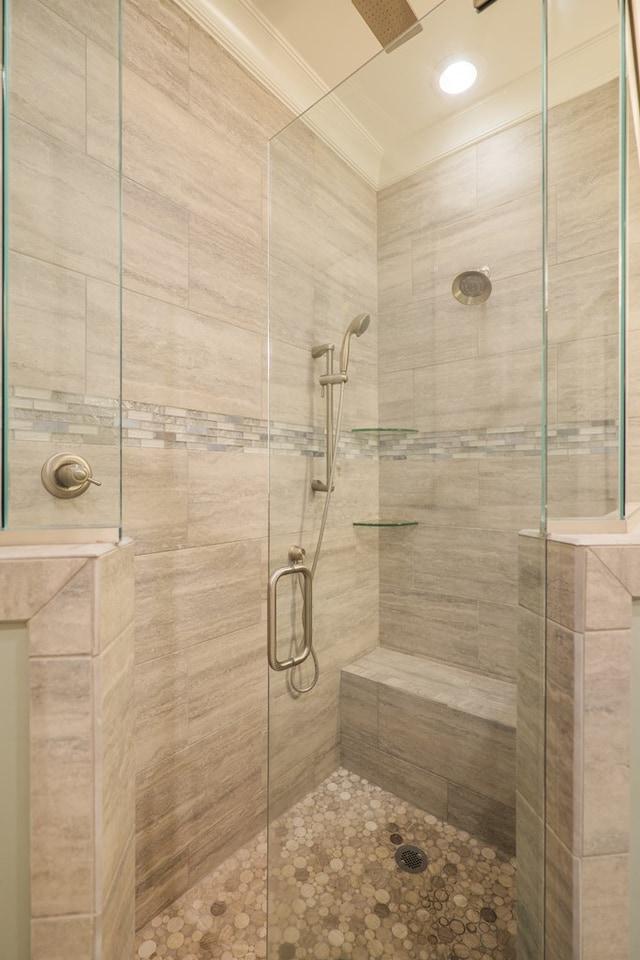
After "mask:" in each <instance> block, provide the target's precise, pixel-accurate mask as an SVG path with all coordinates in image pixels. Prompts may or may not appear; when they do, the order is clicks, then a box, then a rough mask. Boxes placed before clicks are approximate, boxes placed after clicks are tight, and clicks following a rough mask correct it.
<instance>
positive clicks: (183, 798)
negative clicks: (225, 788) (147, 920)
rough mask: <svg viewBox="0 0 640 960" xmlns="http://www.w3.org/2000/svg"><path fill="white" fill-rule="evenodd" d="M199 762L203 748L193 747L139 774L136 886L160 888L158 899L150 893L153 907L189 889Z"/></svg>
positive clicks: (198, 783)
mask: <svg viewBox="0 0 640 960" xmlns="http://www.w3.org/2000/svg"><path fill="white" fill-rule="evenodd" d="M198 759H199V748H198V747H197V746H196V747H190V748H187V749H186V750H182V751H180V752H178V753H175V754H173V755H172V756H170V757H169V758H168V759H166V760H163V761H162V762H161V763H158V764H156V765H155V766H153V767H149V768H148V769H147V770H142V771H140V772H139V773H138V774H137V775H136V882H137V884H138V885H139V886H141V887H142V889H143V890H144V889H146V881H147V880H148V881H149V882H153V883H154V884H157V885H158V887H159V889H158V891H157V896H155V897H154V894H153V892H152V891H149V894H148V899H149V900H150V901H151V902H152V903H153V904H154V905H153V906H152V908H151V909H156V904H158V902H159V901H161V902H168V901H166V900H164V897H165V896H167V895H168V894H167V890H168V891H169V892H172V893H173V894H174V896H173V897H172V899H175V896H176V891H180V892H182V890H184V889H186V876H185V878H184V880H182V879H181V877H180V874H181V871H182V868H183V856H184V857H185V859H186V850H187V845H188V844H189V843H190V842H191V840H192V838H193V836H194V824H195V815H196V798H197V796H198V793H199V790H200V782H199V781H200V771H199V770H198ZM176 861H177V862H176ZM184 868H185V869H186V864H184ZM165 871H166V872H167V874H169V875H168V876H166V878H164V874H165ZM170 873H173V876H171V875H170ZM177 895H178V896H179V892H178V894H177ZM157 909H160V907H159V906H158V907H157ZM147 916H149V914H147ZM136 922H138V921H136Z"/></svg>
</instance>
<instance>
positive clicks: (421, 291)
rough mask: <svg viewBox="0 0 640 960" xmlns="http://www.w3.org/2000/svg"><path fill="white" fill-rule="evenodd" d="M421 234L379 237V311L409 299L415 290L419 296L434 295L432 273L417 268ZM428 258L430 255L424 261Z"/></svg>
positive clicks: (389, 309) (418, 265)
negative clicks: (416, 235) (413, 236)
mask: <svg viewBox="0 0 640 960" xmlns="http://www.w3.org/2000/svg"><path fill="white" fill-rule="evenodd" d="M420 242H421V241H420V238H417V239H415V240H413V242H412V238H411V236H406V237H404V236H399V237H398V239H397V240H394V241H388V240H387V238H386V237H384V236H383V235H379V237H378V298H379V299H378V305H379V308H380V312H381V314H382V315H385V314H386V313H388V312H390V311H392V310H393V308H395V307H396V306H398V305H400V304H406V303H410V302H411V300H412V299H413V297H414V293H415V294H418V295H419V296H420V298H421V299H424V298H426V297H431V296H433V274H432V272H431V271H430V270H429V268H428V266H427V268H426V269H425V270H424V272H423V271H422V270H421V269H420V264H421V259H420V255H419V254H420V252H421V250H420V248H419V247H417V246H416V245H417V244H419V243H420ZM430 262H431V257H430V256H429V259H428V261H427V263H430Z"/></svg>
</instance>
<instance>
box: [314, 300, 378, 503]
mask: <svg viewBox="0 0 640 960" xmlns="http://www.w3.org/2000/svg"><path fill="white" fill-rule="evenodd" d="M370 321H371V317H370V316H369V314H368V313H359V314H358V315H357V317H354V318H353V320H352V321H351V323H350V324H349V326H348V327H347V330H346V332H345V335H344V337H343V338H342V346H341V347H340V372H339V373H335V372H334V369H333V355H334V351H335V349H336V346H335V343H320V344H317V345H316V346H315V347H312V348H311V356H312V357H313V359H314V360H318V359H319V358H320V357H325V358H326V369H325V372H324V373H323V374H322V376H321V377H320V378H319V381H320V386H321V388H322V395H323V396H324V397H325V398H326V421H327V429H326V438H327V439H326V449H327V453H326V463H325V474H326V479H325V480H312V481H311V489H312V490H314V491H317V492H321V493H327V491H328V490H329V486H330V484H331V489H333V485H332V481H331V479H330V478H331V476H332V474H333V458H334V451H335V448H336V446H337V439H338V438H337V436H335V435H334V429H333V387H334V386H335V384H344V383H346V382H347V380H348V379H349V377H348V374H347V370H348V368H349V347H350V345H351V337H353V336H356V337H361V336H362V334H363V333H364V332H365V330H366V329H367V327H368V326H369V323H370ZM336 434H337V431H336Z"/></svg>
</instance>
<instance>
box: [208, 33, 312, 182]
mask: <svg viewBox="0 0 640 960" xmlns="http://www.w3.org/2000/svg"><path fill="white" fill-rule="evenodd" d="M189 41H190V44H189V68H190V74H189V94H190V109H191V112H192V113H193V115H194V116H195V117H197V118H198V119H199V120H201V121H203V122H204V123H206V124H207V125H208V126H210V127H211V128H212V129H213V130H214V131H215V133H216V134H218V135H222V136H224V137H225V138H228V139H231V140H232V141H233V142H234V143H235V144H236V145H237V146H238V147H240V148H241V149H243V150H244V151H245V152H247V153H248V154H249V156H251V157H252V158H253V159H255V160H256V162H258V163H266V159H267V140H268V139H269V137H272V136H274V135H275V134H276V133H278V131H279V130H281V129H282V128H283V127H284V126H285V124H287V123H289V121H290V120H291V119H293V118H292V116H291V113H290V111H289V110H288V108H287V107H285V105H284V104H283V103H281V102H280V101H279V100H278V99H277V98H276V97H274V96H273V94H271V93H269V92H268V91H267V90H266V89H265V88H264V87H263V86H262V85H261V84H260V83H258V82H257V81H256V80H255V79H254V78H253V77H252V76H250V74H249V73H248V72H247V71H246V70H245V69H244V68H243V67H242V66H241V65H240V63H238V61H237V60H236V59H234V58H233V57H232V56H231V55H230V54H229V53H228V52H227V51H226V50H224V49H223V48H222V47H221V46H220V44H218V43H217V42H216V41H215V40H214V38H213V37H212V36H210V35H209V34H208V33H206V32H205V31H204V30H202V29H201V28H200V27H199V26H198V25H197V24H195V23H193V22H191V24H190V31H189Z"/></svg>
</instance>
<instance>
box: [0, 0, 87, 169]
mask: <svg viewBox="0 0 640 960" xmlns="http://www.w3.org/2000/svg"><path fill="white" fill-rule="evenodd" d="M51 6H52V5H51V4H48V5H45V4H44V3H40V2H38V0H22V2H21V3H17V4H15V6H14V8H13V9H12V17H11V66H10V70H11V73H10V83H9V91H10V102H11V112H12V114H13V115H14V116H15V117H19V118H20V119H21V120H24V121H26V122H27V123H29V124H30V125H31V126H33V127H37V128H38V129H39V130H41V131H42V132H43V133H47V134H50V135H51V136H52V137H55V138H56V139H57V140H61V141H63V142H64V143H66V144H68V145H69V146H70V147H73V148H75V149H76V150H79V151H81V152H83V153H84V147H85V123H86V119H85V108H86V104H85V37H84V35H83V33H82V32H80V31H79V30H77V29H75V28H74V27H73V26H72V25H71V24H70V23H69V22H68V19H62V17H60V16H57V15H56V13H54V12H53V10H52V9H51ZM52 78H55V82H52Z"/></svg>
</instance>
